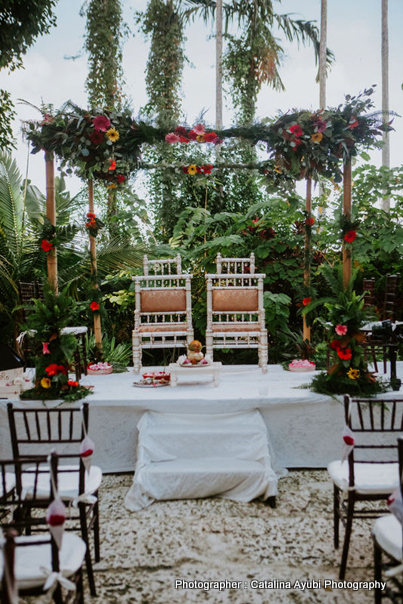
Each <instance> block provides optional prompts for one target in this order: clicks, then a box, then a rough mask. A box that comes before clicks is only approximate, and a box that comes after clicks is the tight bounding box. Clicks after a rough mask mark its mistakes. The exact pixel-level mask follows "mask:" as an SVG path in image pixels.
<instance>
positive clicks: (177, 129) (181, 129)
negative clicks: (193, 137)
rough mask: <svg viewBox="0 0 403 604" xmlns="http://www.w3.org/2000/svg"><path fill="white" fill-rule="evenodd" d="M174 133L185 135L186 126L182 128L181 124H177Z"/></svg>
mask: <svg viewBox="0 0 403 604" xmlns="http://www.w3.org/2000/svg"><path fill="white" fill-rule="evenodd" d="M175 132H176V134H179V135H181V136H185V135H186V128H184V127H183V126H178V127H177V128H176V129H175Z"/></svg>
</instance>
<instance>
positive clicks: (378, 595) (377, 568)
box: [374, 539, 382, 604]
mask: <svg viewBox="0 0 403 604" xmlns="http://www.w3.org/2000/svg"><path fill="white" fill-rule="evenodd" d="M374 581H375V589H374V596H375V604H381V602H382V589H381V588H380V587H376V585H379V584H380V582H381V581H382V550H381V548H380V547H379V546H378V544H377V542H376V540H375V539H374Z"/></svg>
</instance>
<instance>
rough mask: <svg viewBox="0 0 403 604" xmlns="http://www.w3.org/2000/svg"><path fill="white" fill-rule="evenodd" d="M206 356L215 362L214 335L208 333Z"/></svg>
mask: <svg viewBox="0 0 403 604" xmlns="http://www.w3.org/2000/svg"><path fill="white" fill-rule="evenodd" d="M206 354H207V355H208V356H209V357H210V358H211V360H213V335H212V334H211V333H209V334H208V333H207V332H206Z"/></svg>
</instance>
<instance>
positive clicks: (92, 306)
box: [90, 302, 99, 311]
mask: <svg viewBox="0 0 403 604" xmlns="http://www.w3.org/2000/svg"><path fill="white" fill-rule="evenodd" d="M90 309H91V310H93V311H95V310H99V304H98V302H91V304H90Z"/></svg>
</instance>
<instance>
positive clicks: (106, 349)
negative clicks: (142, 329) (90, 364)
mask: <svg viewBox="0 0 403 604" xmlns="http://www.w3.org/2000/svg"><path fill="white" fill-rule="evenodd" d="M87 351H88V358H89V359H96V358H97V347H96V345H95V337H94V336H93V335H91V336H89V337H87ZM102 352H103V358H104V361H105V362H107V363H109V365H112V366H113V372H114V373H123V372H125V371H127V367H128V366H129V364H130V361H131V357H132V346H131V343H129V342H121V343H120V344H116V338H115V337H111V338H109V337H108V336H107V335H106V334H105V335H104V336H103V337H102Z"/></svg>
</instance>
